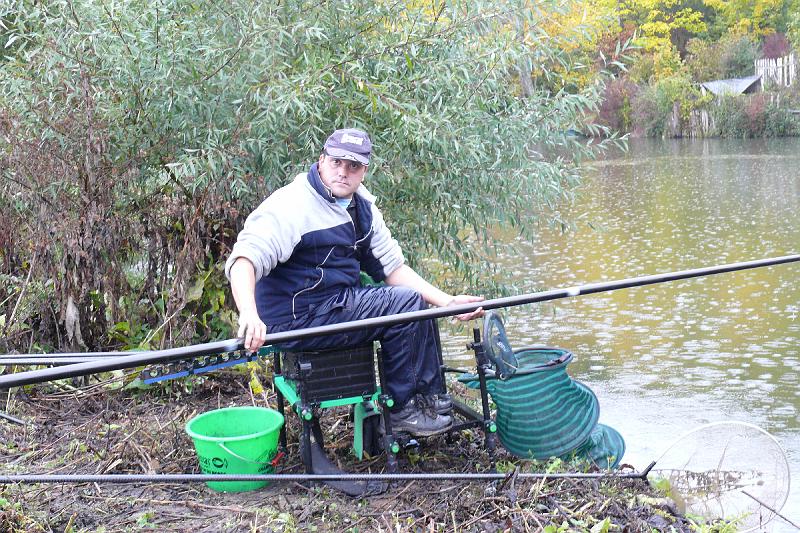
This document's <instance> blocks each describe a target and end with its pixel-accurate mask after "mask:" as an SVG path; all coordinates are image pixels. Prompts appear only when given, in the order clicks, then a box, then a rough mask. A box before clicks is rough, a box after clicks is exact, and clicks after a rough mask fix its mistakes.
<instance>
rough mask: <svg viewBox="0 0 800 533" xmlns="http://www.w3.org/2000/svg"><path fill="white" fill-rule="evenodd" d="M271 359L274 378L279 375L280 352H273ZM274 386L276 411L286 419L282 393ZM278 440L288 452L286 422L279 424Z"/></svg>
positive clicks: (283, 450)
mask: <svg viewBox="0 0 800 533" xmlns="http://www.w3.org/2000/svg"><path fill="white" fill-rule="evenodd" d="M272 360H273V364H272V369H273V372H272V374H273V378H274V377H275V376H280V375H281V354H280V353H279V352H275V354H274V356H273V359H272ZM274 388H275V395H276V401H277V402H278V412H279V413H280V414H281V416H282V417H284V420H286V413H285V412H284V410H283V401H284V398H283V393H282V392H281V389H279V388H278V387H274ZM278 440H279V442H280V445H281V451H282V452H283V453H288V449H287V445H286V424H285V423H284V424H282V425H281V431H280V434H279V437H278Z"/></svg>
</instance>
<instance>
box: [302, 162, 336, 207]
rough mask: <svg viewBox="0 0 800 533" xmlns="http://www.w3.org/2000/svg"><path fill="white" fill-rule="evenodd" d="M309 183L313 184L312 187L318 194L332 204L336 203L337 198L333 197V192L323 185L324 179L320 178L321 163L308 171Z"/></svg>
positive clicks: (315, 164)
mask: <svg viewBox="0 0 800 533" xmlns="http://www.w3.org/2000/svg"><path fill="white" fill-rule="evenodd" d="M308 183H309V184H311V187H313V188H314V190H315V191H317V194H319V195H320V196H322V197H323V198H325V199H326V200H328V201H329V202H330V203H334V202H335V201H336V198H334V197H333V194H331V190H330V189H329V188H327V187H326V186H325V184H324V183H322V178H320V177H319V163H314V164H313V165H311V168H310V169H308Z"/></svg>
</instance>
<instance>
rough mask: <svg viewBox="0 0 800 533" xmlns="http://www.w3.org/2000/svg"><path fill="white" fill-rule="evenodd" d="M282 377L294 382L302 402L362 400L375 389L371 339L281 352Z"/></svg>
mask: <svg viewBox="0 0 800 533" xmlns="http://www.w3.org/2000/svg"><path fill="white" fill-rule="evenodd" d="M281 371H282V375H283V377H284V379H287V380H291V381H293V382H295V383H296V384H297V385H298V387H297V392H298V393H299V394H298V395H299V396H300V398H301V401H302V403H305V404H306V405H308V406H312V407H320V406H322V407H324V406H323V405H322V403H323V402H326V403H327V402H335V401H336V400H344V399H353V400H354V401H355V400H359V399H360V400H359V401H366V400H370V399H373V397H374V396H375V394H376V393H377V392H378V390H379V389H378V386H377V379H376V373H375V351H374V346H373V343H372V342H370V343H367V344H362V345H360V346H354V347H350V348H343V349H342V348H337V349H333V350H307V351H298V352H283V358H282V361H281Z"/></svg>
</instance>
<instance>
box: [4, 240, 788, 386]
mask: <svg viewBox="0 0 800 533" xmlns="http://www.w3.org/2000/svg"><path fill="white" fill-rule="evenodd" d="M796 261H800V254H794V255H786V256H782V257H773V258H769V259H759V260H755V261H745V262H741V263H729V264H726V265H718V266H713V267H704V268H697V269H692V270H680V271H677V272H668V273H665V274H654V275H650V276H641V277H638V278H627V279H622V280H618V281H608V282H602V283H591V284H589V285H579V286H575V287H568V288H563V289H553V290H549V291H544V292H538V293H529V294H523V295H518V296H507V297H505V298H495V299H493V300H486V301H483V302H475V303H468V304H460V305H453V306H448V307H434V308H432V309H424V310H422V311H413V312H411V313H400V314H396V315H388V316H382V317H375V318H365V319H362V320H354V321H352V322H342V323H340V324H329V325H326V326H319V327H314V328H305V329H298V330H294V331H284V332H281V333H272V334H269V335H267V337H266V340H265V343H266V344H280V343H282V342H286V341H289V340H299V339H305V338H309V337H321V336H324V335H331V334H334V333H344V332H346V331H353V330H357V329H362V328H372V327H379V326H390V325H393V324H400V323H405V322H414V321H417V320H427V319H431V318H441V317H445V316H453V315H460V314H462V313H468V312H471V311H475V310H476V309H478V308H480V307H482V308H483V309H485V310H487V311H488V310H490V309H498V308H503V307H512V306H516V305H524V304H531V303H537V302H546V301H550V300H559V299H562V298H571V297H573V296H579V295H583V294H596V293H600V292H608V291H614V290H617V289H627V288H629V287H641V286H645V285H653V284H656V283H664V282H667V281H677V280H681V279H689V278H697V277H701V276H710V275H714V274H723V273H725V272H735V271H737V270H747V269H751V268H759V267H766V266H774V265H780V264H784V263H793V262H796ZM242 348H243V341H242V339H228V340H226V341H217V342H210V343H207V344H198V345H195V346H185V347H181V348H172V349H169V350H158V351H152V352H142V353H139V354H135V355H126V356H120V357H112V358H109V359H104V360H102V361H90V362H86V363H76V364H74V365H67V366H63V367H58V368H44V369H39V370H30V371H27V372H18V373H15V374H8V375H5V376H0V389H7V388H10V387H17V386H20V385H29V384H32V383H42V382H45V381H52V380H56V379H63V378H70V377H76V376H85V375H88V374H95V373H98V372H107V371H110V370H119V369H122V368H133V367H137V366H143V365H149V364H154V363H166V362H169V361H175V360H177V359H185V358H188V357H198V356H202V355H212V354H217V353H222V352H232V351H236V350H240V349H242Z"/></svg>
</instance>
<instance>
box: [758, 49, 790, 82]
mask: <svg viewBox="0 0 800 533" xmlns="http://www.w3.org/2000/svg"><path fill="white" fill-rule="evenodd" d="M796 73H797V61H796V60H795V55H794V52H792V53H791V54H789V55H788V56H783V57H778V58H775V59H758V60H756V74H761V90H762V91H763V90H764V86H765V84H766V85H769V84H770V83H772V84H775V85H781V86H783V87H788V86H789V85H791V84H792V83H794V80H795V76H796Z"/></svg>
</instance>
